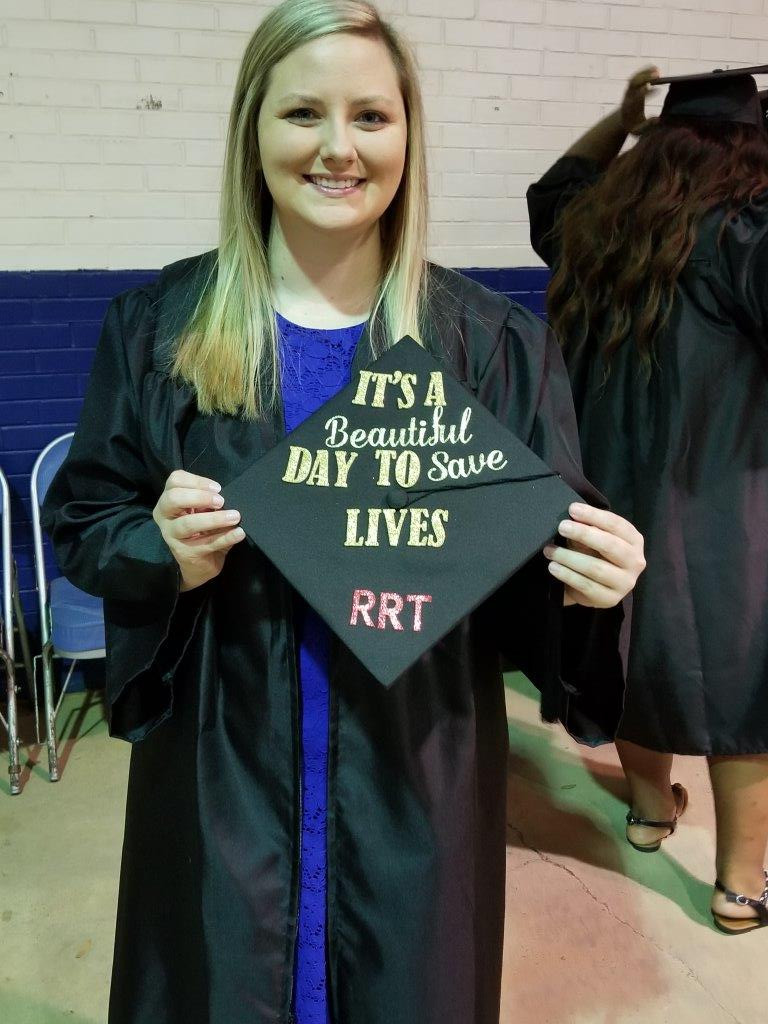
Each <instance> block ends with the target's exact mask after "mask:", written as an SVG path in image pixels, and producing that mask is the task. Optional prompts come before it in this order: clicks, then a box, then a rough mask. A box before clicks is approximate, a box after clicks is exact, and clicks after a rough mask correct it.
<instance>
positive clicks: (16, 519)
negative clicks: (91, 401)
mask: <svg viewBox="0 0 768 1024" xmlns="http://www.w3.org/2000/svg"><path fill="white" fill-rule="evenodd" d="M464 273H466V274H467V275H468V276H469V277H472V278H473V279H474V280H476V281H480V282H481V283H482V284H484V285H486V286H487V287H488V288H492V289H494V290H495V291H500V292H503V293H504V294H506V295H508V296H509V297H510V298H512V299H515V300H516V301H517V302H520V303H521V304H523V305H525V306H527V307H528V308H529V309H532V310H533V311H534V312H535V313H538V314H539V315H540V316H542V315H543V314H544V292H545V290H546V286H547V281H548V271H547V270H545V269H537V268H510V269H500V270H466V271H464ZM156 275H157V271H155V270H127V271H122V270H121V271H99V270H80V271H34V272H28V273H27V272H5V273H0V468H2V470H3V472H4V473H5V474H6V476H7V477H8V480H9V483H10V487H11V494H12V528H13V548H14V553H15V557H16V562H17V565H18V567H19V580H20V587H21V592H22V602H23V606H24V612H25V616H26V619H27V625H28V628H29V629H30V631H31V632H32V633H33V634H36V632H37V628H38V616H37V596H36V592H35V580H34V564H33V549H32V527H31V523H30V514H29V510H30V501H29V477H30V473H31V471H32V466H33V464H34V461H35V459H36V458H37V456H38V454H39V453H40V451H41V450H42V449H43V448H44V447H45V445H46V444H47V443H48V442H49V441H51V440H53V438H54V437H58V436H59V434H63V433H66V432H67V431H69V430H72V429H73V427H74V426H75V424H76V422H77V417H78V414H79V411H80V404H81V402H82V397H83V394H84V391H85V385H86V381H87V379H88V372H89V370H90V367H91V361H92V359H93V353H94V349H95V346H96V342H97V341H98V337H99V328H100V326H101V320H102V318H103V316H104V312H105V310H106V307H107V303H108V302H109V300H110V299H111V298H112V297H113V296H115V295H118V294H119V293H120V292H122V291H125V290H126V289H127V288H133V287H136V286H137V285H140V284H144V283H146V282H148V281H151V280H153V279H154V278H155V277H156ZM49 558H50V553H49ZM51 568H52V571H53V574H54V575H56V574H57V571H56V570H55V569H53V567H52V566H51ZM36 649H37V648H35V650H36Z"/></svg>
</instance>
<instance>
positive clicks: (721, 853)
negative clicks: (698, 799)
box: [709, 754, 768, 917]
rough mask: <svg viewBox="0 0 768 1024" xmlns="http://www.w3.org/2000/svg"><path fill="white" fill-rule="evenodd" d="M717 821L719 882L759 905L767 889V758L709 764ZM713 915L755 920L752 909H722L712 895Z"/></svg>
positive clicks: (721, 897)
mask: <svg viewBox="0 0 768 1024" xmlns="http://www.w3.org/2000/svg"><path fill="white" fill-rule="evenodd" d="M709 777H710V779H711V781H712V792H713V794H714V797H715V817H716V819H717V877H718V878H719V879H720V881H721V882H722V883H723V885H725V886H727V888H729V889H733V891H734V892H737V893H741V894H742V895H744V896H750V897H751V898H752V899H757V898H758V897H759V896H760V894H761V893H762V891H763V889H764V887H765V877H764V875H763V866H764V864H765V851H766V845H768V755H766V754H755V755H750V756H743V757H711V758H709ZM712 909H713V910H715V911H716V912H717V913H718V914H722V915H723V916H726V917H754V915H755V912H754V910H753V909H752V908H751V907H740V906H738V905H737V904H734V903H726V901H725V896H724V895H723V894H722V893H717V892H715V894H714V896H713V897H712Z"/></svg>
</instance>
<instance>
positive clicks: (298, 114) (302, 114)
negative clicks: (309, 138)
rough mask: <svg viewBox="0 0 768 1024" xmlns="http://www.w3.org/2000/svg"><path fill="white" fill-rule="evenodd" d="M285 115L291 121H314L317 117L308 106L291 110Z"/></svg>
mask: <svg viewBox="0 0 768 1024" xmlns="http://www.w3.org/2000/svg"><path fill="white" fill-rule="evenodd" d="M286 116H287V117H288V119H289V120H291V121H314V120H315V119H316V118H317V114H316V113H315V111H314V110H310V108H309V107H299V108H298V109H297V110H292V111H291V112H290V113H289V114H287V115H286Z"/></svg>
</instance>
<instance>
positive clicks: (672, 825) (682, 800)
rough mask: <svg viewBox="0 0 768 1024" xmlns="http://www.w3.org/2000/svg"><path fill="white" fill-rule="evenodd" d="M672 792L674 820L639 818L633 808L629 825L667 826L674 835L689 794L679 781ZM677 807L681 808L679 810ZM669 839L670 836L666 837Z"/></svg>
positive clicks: (628, 818) (628, 812)
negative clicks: (673, 797)
mask: <svg viewBox="0 0 768 1024" xmlns="http://www.w3.org/2000/svg"><path fill="white" fill-rule="evenodd" d="M672 792H673V793H674V796H675V808H676V809H675V816H674V818H673V819H672V821H652V820H651V819H650V818H638V816H637V815H636V814H633V813H632V808H631V807H630V809H629V810H628V811H627V824H628V825H645V827H646V828H667V829H669V835H670V836H671V835H674V833H675V830H676V828H677V822H678V820H679V818H680V815H681V814H682V813H683V811H685V808H686V805H687V803H688V794H687V793H686V791H685V789H684V788H683V787H682V786H681V785H680V783H679V782H676V783H674V785H673V786H672ZM681 805H682V806H681ZM677 808H681V809H680V810H678V809H677ZM666 838H667V839H668V838H669V836H667V837H666ZM766 881H767V882H768V872H766Z"/></svg>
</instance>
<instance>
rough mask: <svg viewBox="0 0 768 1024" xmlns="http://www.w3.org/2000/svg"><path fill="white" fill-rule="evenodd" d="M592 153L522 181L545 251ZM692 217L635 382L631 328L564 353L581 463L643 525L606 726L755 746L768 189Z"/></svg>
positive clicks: (646, 738)
mask: <svg viewBox="0 0 768 1024" xmlns="http://www.w3.org/2000/svg"><path fill="white" fill-rule="evenodd" d="M596 175H597V168H596V167H595V165H594V164H592V163H590V162H589V161H586V160H583V159H574V158H568V157H565V158H562V159H561V160H559V161H558V162H557V163H556V164H555V165H554V166H553V167H552V168H551V169H550V170H549V171H548V172H547V173H546V174H545V175H544V177H543V178H542V179H541V180H540V181H539V182H537V184H535V185H533V186H532V187H531V189H530V190H529V193H528V204H529V210H530V217H531V237H532V240H533V244H534V248H535V249H536V251H537V252H538V253H539V255H540V256H541V257H542V258H543V259H544V260H545V261H546V262H547V263H548V264H549V265H550V266H552V265H553V264H554V263H555V261H556V260H557V242H556V239H553V238H552V237H551V236H549V237H548V232H550V230H551V228H552V227H553V224H555V222H556V219H557V216H558V212H559V211H560V210H562V209H563V208H564V206H565V205H566V204H567V202H568V201H569V200H570V199H571V198H572V197H573V196H574V195H575V194H576V193H578V192H579V191H580V190H581V189H582V188H584V187H585V185H587V184H589V183H591V182H593V181H594V180H595V179H596ZM722 222H723V213H722V211H721V210H718V211H714V212H713V213H711V214H709V215H708V216H707V217H706V219H705V220H704V222H703V223H702V225H701V229H700V231H699V236H698V240H697V243H696V245H695V248H694V250H693V252H692V253H691V256H690V259H689V260H688V263H687V265H686V267H685V269H684V271H683V273H682V275H681V277H680V279H679V281H678V284H677V288H676V292H675V298H674V305H673V310H672V316H671V318H670V320H669V323H668V325H667V326H666V328H665V329H664V330H663V331H662V332H661V334H660V336H659V337H658V339H657V344H656V355H657V359H658V366H657V367H656V368H654V371H653V374H652V376H651V380H650V382H649V383H646V380H645V378H644V377H643V376H642V373H641V372H639V367H638V359H637V356H636V353H635V350H634V347H633V346H632V345H631V344H625V345H623V346H622V347H621V349H620V350H619V351H618V352H617V353H616V356H615V357H614V359H613V361H612V364H611V372H610V376H609V378H608V381H607V384H606V385H605V387H604V388H602V387H601V385H602V381H603V361H602V359H601V357H600V353H599V348H600V344H599V342H600V339H599V338H596V337H595V338H590V339H589V340H588V343H587V345H586V346H584V347H583V348H582V349H581V351H579V352H576V353H570V354H569V353H566V360H567V363H568V370H569V374H570V377H571V383H572V385H573V389H574V396H575V403H576V411H577V416H578V421H579V432H580V436H581V443H582V451H583V457H584V467H585V472H586V473H587V475H588V477H589V479H590V480H592V481H593V482H594V483H595V485H596V486H598V487H599V488H600V489H601V490H602V491H603V492H604V493H605V494H606V496H607V497H608V499H609V501H610V502H611V505H612V507H613V508H614V510H615V511H617V512H619V513H620V514H621V515H623V516H626V518H628V519H629V520H631V521H632V522H633V523H634V524H635V525H636V526H637V528H638V529H639V530H640V531H641V533H643V534H644V535H645V540H646V558H647V562H648V567H647V569H646V571H645V573H644V574H643V576H642V577H641V578H640V581H639V583H638V586H637V588H636V589H635V592H634V595H633V611H632V629H631V640H630V648H629V663H628V674H627V696H626V704H625V712H624V717H623V719H622V722H621V725H620V727H619V735H620V736H622V737H624V738H626V739H629V740H633V741H634V742H636V743H640V744H642V745H644V746H646V747H650V748H652V749H655V750H661V751H670V752H677V753H681V754H756V753H764V752H766V751H768V196H767V197H761V198H760V199H759V200H758V201H757V202H756V203H755V204H753V206H751V207H750V208H749V209H747V210H745V211H744V212H743V213H741V214H740V215H739V216H738V217H737V218H736V219H735V220H733V221H729V222H728V223H727V224H726V226H725V228H724V231H723V235H722V240H721V241H720V242H719V244H718V234H719V232H720V230H721V226H722Z"/></svg>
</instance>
